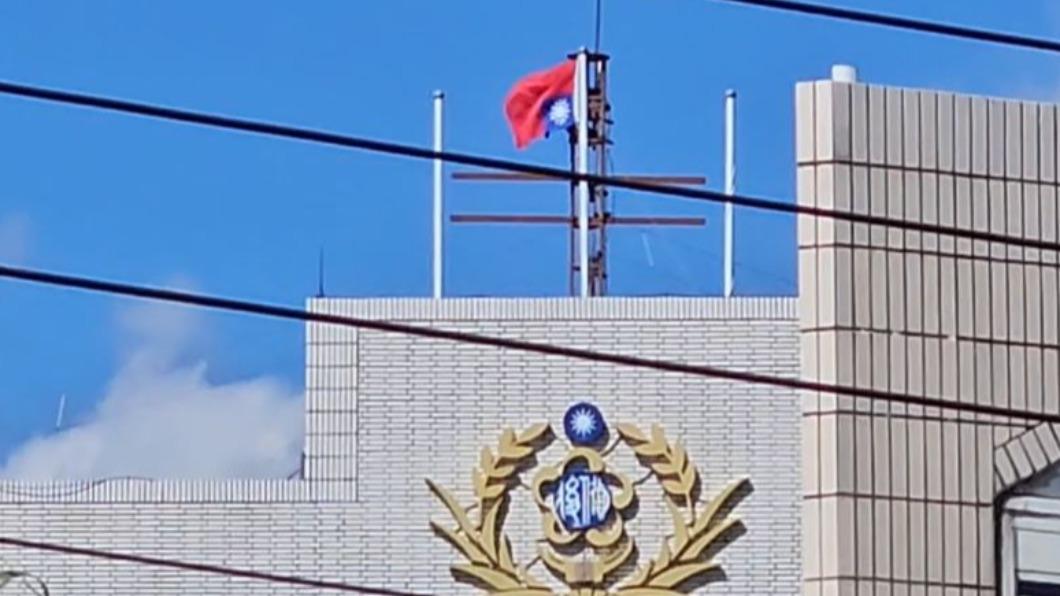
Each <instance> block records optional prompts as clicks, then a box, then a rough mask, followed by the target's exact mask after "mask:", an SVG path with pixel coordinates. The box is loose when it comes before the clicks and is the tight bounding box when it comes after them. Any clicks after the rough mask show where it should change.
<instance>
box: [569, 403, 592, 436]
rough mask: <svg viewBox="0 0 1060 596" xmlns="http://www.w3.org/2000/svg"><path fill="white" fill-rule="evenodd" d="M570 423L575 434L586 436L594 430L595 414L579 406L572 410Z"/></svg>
mask: <svg viewBox="0 0 1060 596" xmlns="http://www.w3.org/2000/svg"><path fill="white" fill-rule="evenodd" d="M570 425H571V430H573V431H574V432H575V434H578V435H580V436H583V437H587V436H589V435H591V434H592V433H593V431H594V430H596V416H594V415H593V413H592V412H590V411H589V410H588V409H587V408H581V409H579V410H577V411H575V412H574V416H573V417H572V418H571V421H570Z"/></svg>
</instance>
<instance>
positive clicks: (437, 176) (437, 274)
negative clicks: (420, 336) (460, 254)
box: [433, 91, 445, 299]
mask: <svg viewBox="0 0 1060 596" xmlns="http://www.w3.org/2000/svg"><path fill="white" fill-rule="evenodd" d="M444 102H445V93H442V92H441V91H435V92H434V150H435V151H436V152H440V151H442V108H443V103H444ZM433 256H434V266H433V272H434V284H433V288H434V292H433V295H434V297H435V298H436V299H437V298H441V297H442V160H440V159H435V160H434V253H433Z"/></svg>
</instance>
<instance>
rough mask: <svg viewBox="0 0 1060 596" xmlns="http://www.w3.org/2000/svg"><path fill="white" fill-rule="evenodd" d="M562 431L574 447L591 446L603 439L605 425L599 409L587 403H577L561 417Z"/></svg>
mask: <svg viewBox="0 0 1060 596" xmlns="http://www.w3.org/2000/svg"><path fill="white" fill-rule="evenodd" d="M563 431H564V432H565V433H566V434H567V438H568V439H570V442H571V443H574V444H575V445H593V444H596V443H597V442H598V441H600V439H602V438H603V437H604V433H605V432H607V425H606V424H605V423H604V416H603V414H601V413H600V409H599V408H597V407H596V406H594V405H592V404H590V403H587V402H579V403H576V404H574V405H573V406H571V407H570V408H568V409H567V413H566V414H564V415H563Z"/></svg>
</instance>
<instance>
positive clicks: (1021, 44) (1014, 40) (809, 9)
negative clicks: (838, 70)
mask: <svg viewBox="0 0 1060 596" xmlns="http://www.w3.org/2000/svg"><path fill="white" fill-rule="evenodd" d="M717 1H719V2H728V3H730V4H743V5H745V6H757V7H760V8H771V9H774V10H783V11H787V12H795V13H799V14H805V15H811V16H817V17H825V18H829V19H837V20H841V21H852V22H855V23H864V24H867V25H878V26H881V27H889V28H892V29H904V30H907V31H917V32H920V33H933V34H935V35H943V36H946V37H954V38H958V39H967V40H971V41H978V42H984V43H993V44H998V45H1003V46H1011V47H1017V48H1025V49H1031V50H1042V51H1046V52H1057V53H1060V42H1058V41H1053V40H1051V39H1044V38H1040V37H1029V36H1026V35H1018V34H1015V33H1006V32H1003V31H991V30H989V29H975V28H972V27H964V26H960V25H951V24H948V23H940V22H937V21H923V20H918V19H911V18H908V17H900V16H895V15H886V14H879V13H873V12H865V11H859V10H852V9H849V8H839V7H836V6H827V5H822V4H811V3H808V2H797V1H794V0H717Z"/></svg>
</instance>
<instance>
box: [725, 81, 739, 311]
mask: <svg viewBox="0 0 1060 596" xmlns="http://www.w3.org/2000/svg"><path fill="white" fill-rule="evenodd" d="M725 194H726V195H729V196H732V195H734V194H736V92H735V91H733V90H732V89H729V90H728V91H726V92H725ZM732 234H733V221H732V203H729V202H726V203H725V257H724V260H725V263H724V269H725V271H724V273H723V275H724V286H725V297H726V298H731V297H732V286H733V273H732Z"/></svg>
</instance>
